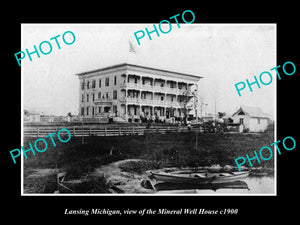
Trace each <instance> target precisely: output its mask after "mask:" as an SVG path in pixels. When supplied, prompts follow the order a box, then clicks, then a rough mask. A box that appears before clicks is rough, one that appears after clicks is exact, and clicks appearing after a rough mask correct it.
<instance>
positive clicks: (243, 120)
mask: <svg viewBox="0 0 300 225" xmlns="http://www.w3.org/2000/svg"><path fill="white" fill-rule="evenodd" d="M231 118H232V119H233V123H239V124H243V127H244V129H248V130H249V131H250V132H264V131H266V129H267V126H268V121H269V116H268V115H267V114H265V113H264V112H263V111H262V110H261V109H260V108H259V107H249V106H241V107H240V108H239V109H238V110H237V111H236V112H235V113H234V114H233V115H232V116H231Z"/></svg>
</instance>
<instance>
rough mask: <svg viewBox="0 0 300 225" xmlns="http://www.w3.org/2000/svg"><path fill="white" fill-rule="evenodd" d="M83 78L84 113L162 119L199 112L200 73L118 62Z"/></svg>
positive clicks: (82, 108) (90, 115)
mask: <svg viewBox="0 0 300 225" xmlns="http://www.w3.org/2000/svg"><path fill="white" fill-rule="evenodd" d="M76 75H77V76H78V78H79V80H80V95H79V96H80V100H79V113H80V115H81V116H83V117H85V118H87V117H101V116H106V117H107V116H108V115H110V116H111V117H113V118H115V120H116V121H117V120H120V119H121V120H125V121H129V120H131V119H140V118H141V117H152V118H153V117H156V118H159V119H160V120H168V119H171V118H183V117H185V116H186V115H194V116H195V113H196V110H195V109H196V108H195V99H196V98H197V87H198V82H199V80H200V78H201V77H200V76H195V75H191V74H184V73H178V72H172V71H167V70H162V69H155V68H150V67H145V66H139V65H134V64H128V63H124V64H118V65H114V66H110V67H106V68H101V69H97V70H93V71H88V72H83V73H78V74H76Z"/></svg>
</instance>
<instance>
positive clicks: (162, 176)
mask: <svg viewBox="0 0 300 225" xmlns="http://www.w3.org/2000/svg"><path fill="white" fill-rule="evenodd" d="M151 175H152V177H153V178H154V179H155V180H157V181H162V182H168V183H196V184H199V183H203V184H205V183H226V182H232V181H236V180H240V179H243V178H245V177H247V176H249V171H243V172H227V173H207V172H206V173H176V172H174V173H173V172H171V173H165V172H160V173H155V172H151Z"/></svg>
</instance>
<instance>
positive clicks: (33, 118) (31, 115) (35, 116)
mask: <svg viewBox="0 0 300 225" xmlns="http://www.w3.org/2000/svg"><path fill="white" fill-rule="evenodd" d="M24 121H29V122H40V121H41V116H40V114H39V113H37V112H34V111H28V110H24Z"/></svg>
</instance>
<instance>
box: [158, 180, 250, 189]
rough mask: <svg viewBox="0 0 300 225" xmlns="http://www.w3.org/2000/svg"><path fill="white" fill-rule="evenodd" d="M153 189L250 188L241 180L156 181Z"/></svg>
mask: <svg viewBox="0 0 300 225" xmlns="http://www.w3.org/2000/svg"><path fill="white" fill-rule="evenodd" d="M154 188H155V191H177V190H213V191H217V190H218V189H247V190H250V189H249V187H248V185H247V183H246V182H244V181H241V180H237V181H231V182H226V183H225V182H223V183H205V184H204V183H199V184H196V183H192V184H188V183H167V182H158V183H157V184H155V185H154Z"/></svg>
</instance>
